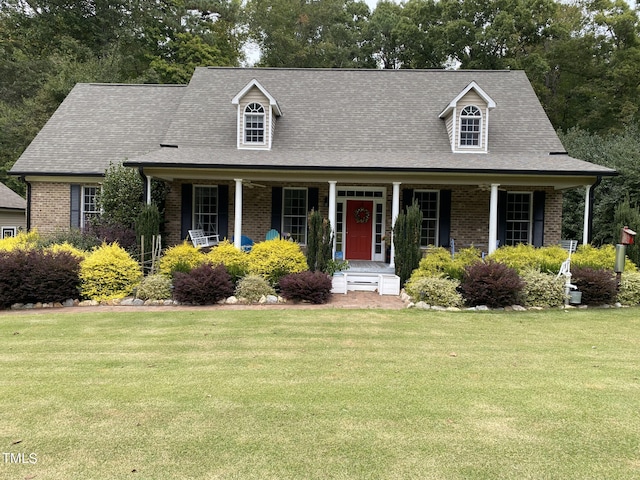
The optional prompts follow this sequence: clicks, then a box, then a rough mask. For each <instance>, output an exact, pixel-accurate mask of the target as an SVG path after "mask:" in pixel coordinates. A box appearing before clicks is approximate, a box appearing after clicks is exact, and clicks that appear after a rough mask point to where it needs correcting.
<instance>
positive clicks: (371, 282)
mask: <svg viewBox="0 0 640 480" xmlns="http://www.w3.org/2000/svg"><path fill="white" fill-rule="evenodd" d="M332 282H333V283H332V289H331V293H345V294H346V293H347V292H349V291H366V292H375V291H377V292H378V293H379V294H380V295H400V277H398V276H397V275H395V274H391V273H375V272H350V271H346V272H338V273H336V274H335V275H334V276H333V279H332Z"/></svg>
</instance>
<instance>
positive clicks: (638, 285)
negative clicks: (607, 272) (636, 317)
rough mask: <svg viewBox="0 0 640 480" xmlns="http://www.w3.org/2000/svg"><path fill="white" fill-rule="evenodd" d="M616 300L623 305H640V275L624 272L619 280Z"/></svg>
mask: <svg viewBox="0 0 640 480" xmlns="http://www.w3.org/2000/svg"><path fill="white" fill-rule="evenodd" d="M617 300H618V301H619V302H620V303H622V304H623V305H638V304H639V303H640V273H639V272H624V273H623V274H622V278H621V280H620V288H619V289H618V297H617Z"/></svg>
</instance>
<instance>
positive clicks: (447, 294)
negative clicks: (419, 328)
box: [404, 277, 463, 307]
mask: <svg viewBox="0 0 640 480" xmlns="http://www.w3.org/2000/svg"><path fill="white" fill-rule="evenodd" d="M459 286H460V282H459V281H458V280H453V279H450V278H442V277H416V278H414V277H411V279H410V280H409V281H408V282H407V284H406V285H405V287H404V288H405V291H406V292H407V294H408V295H409V296H410V297H411V298H412V300H413V301H415V302H426V303H428V304H430V305H437V306H440V307H460V306H462V303H463V301H462V295H460V293H459V292H458V287H459Z"/></svg>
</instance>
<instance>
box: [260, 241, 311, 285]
mask: <svg viewBox="0 0 640 480" xmlns="http://www.w3.org/2000/svg"><path fill="white" fill-rule="evenodd" d="M305 270H308V266H307V259H306V258H305V256H304V253H302V250H300V245H298V244H297V243H295V242H291V241H289V240H281V239H276V240H268V241H266V242H260V243H257V244H255V245H254V246H253V248H252V249H251V252H249V273H252V274H255V275H260V276H262V277H264V278H266V279H267V280H268V281H269V283H271V285H276V284H277V283H278V281H279V280H280V279H281V278H282V277H284V276H285V275H287V274H289V273H299V272H304V271H305Z"/></svg>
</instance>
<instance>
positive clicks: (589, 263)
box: [571, 245, 638, 273]
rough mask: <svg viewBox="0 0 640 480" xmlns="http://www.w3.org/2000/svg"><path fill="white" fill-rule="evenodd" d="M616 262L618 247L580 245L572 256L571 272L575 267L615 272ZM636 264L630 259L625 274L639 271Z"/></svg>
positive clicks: (626, 262)
mask: <svg viewBox="0 0 640 480" xmlns="http://www.w3.org/2000/svg"><path fill="white" fill-rule="evenodd" d="M615 262H616V247H615V246H614V245H602V246H601V247H599V248H596V247H593V246H591V245H579V246H578V248H577V250H576V253H574V254H573V255H572V256H571V272H572V273H573V268H574V267H583V268H591V269H593V270H611V271H612V270H613V267H614V265H615ZM637 270H638V269H637V267H636V265H635V263H633V262H632V261H631V260H629V259H628V258H627V259H626V261H625V264H624V271H625V272H635V271H637Z"/></svg>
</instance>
